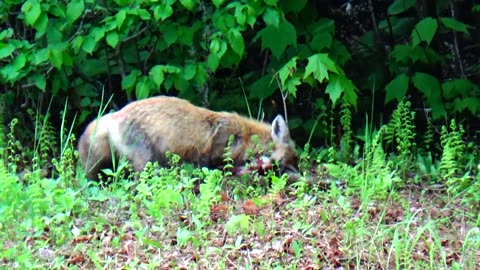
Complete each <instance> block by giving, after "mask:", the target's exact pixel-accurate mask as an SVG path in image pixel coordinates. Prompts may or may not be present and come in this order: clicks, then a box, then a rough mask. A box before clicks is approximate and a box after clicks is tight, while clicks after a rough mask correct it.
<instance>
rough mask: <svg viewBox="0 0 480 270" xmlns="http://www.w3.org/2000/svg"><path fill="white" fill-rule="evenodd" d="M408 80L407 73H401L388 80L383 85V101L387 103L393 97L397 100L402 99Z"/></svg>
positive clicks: (405, 92)
mask: <svg viewBox="0 0 480 270" xmlns="http://www.w3.org/2000/svg"><path fill="white" fill-rule="evenodd" d="M409 81H410V78H409V77H408V75H407V74H405V73H402V74H400V75H398V76H397V77H395V79H393V80H392V81H391V82H389V83H388V84H387V85H386V86H385V91H386V94H385V103H388V102H390V101H392V100H393V99H397V100H398V101H400V100H402V98H403V97H405V95H406V94H407V90H408V82H409Z"/></svg>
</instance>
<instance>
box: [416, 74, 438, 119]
mask: <svg viewBox="0 0 480 270" xmlns="http://www.w3.org/2000/svg"><path fill="white" fill-rule="evenodd" d="M412 82H413V85H414V86H415V87H416V88H417V89H418V90H420V91H421V92H422V93H423V94H424V95H425V96H426V97H427V104H428V105H429V106H430V107H431V108H432V116H433V118H434V119H439V118H440V117H443V115H444V113H445V109H444V106H443V101H442V97H441V88H440V82H439V81H438V79H437V78H435V77H434V76H432V75H430V74H426V73H422V72H416V73H415V74H414V75H413V76H412Z"/></svg>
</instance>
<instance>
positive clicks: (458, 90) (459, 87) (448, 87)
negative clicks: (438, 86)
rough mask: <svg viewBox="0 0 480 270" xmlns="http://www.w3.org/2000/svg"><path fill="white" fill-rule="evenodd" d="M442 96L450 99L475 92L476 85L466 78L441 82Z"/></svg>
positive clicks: (476, 89)
mask: <svg viewBox="0 0 480 270" xmlns="http://www.w3.org/2000/svg"><path fill="white" fill-rule="evenodd" d="M442 90H443V96H444V97H445V98H446V99H452V98H455V97H458V96H468V95H470V93H472V92H477V91H478V90H479V89H478V86H477V85H476V84H474V83H473V82H472V81H470V80H468V79H453V80H449V81H446V82H444V83H443V84H442Z"/></svg>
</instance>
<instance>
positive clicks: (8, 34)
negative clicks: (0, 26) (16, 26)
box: [0, 28, 13, 40]
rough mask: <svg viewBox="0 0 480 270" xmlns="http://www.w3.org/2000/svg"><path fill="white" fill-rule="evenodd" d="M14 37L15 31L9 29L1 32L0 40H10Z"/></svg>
mask: <svg viewBox="0 0 480 270" xmlns="http://www.w3.org/2000/svg"><path fill="white" fill-rule="evenodd" d="M12 37H13V29H12V28H7V29H5V30H3V31H1V32H0V40H4V39H10V38H12Z"/></svg>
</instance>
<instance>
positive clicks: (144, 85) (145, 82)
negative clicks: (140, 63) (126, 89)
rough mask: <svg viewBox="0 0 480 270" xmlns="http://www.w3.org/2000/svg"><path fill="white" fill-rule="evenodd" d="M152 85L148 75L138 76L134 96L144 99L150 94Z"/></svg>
mask: <svg viewBox="0 0 480 270" xmlns="http://www.w3.org/2000/svg"><path fill="white" fill-rule="evenodd" d="M151 87H152V85H151V84H150V80H149V78H148V77H145V76H144V77H140V79H139V80H138V82H137V85H136V86H135V97H136V98H137V99H144V98H147V97H149V96H150V94H151V92H152V88H151Z"/></svg>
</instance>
